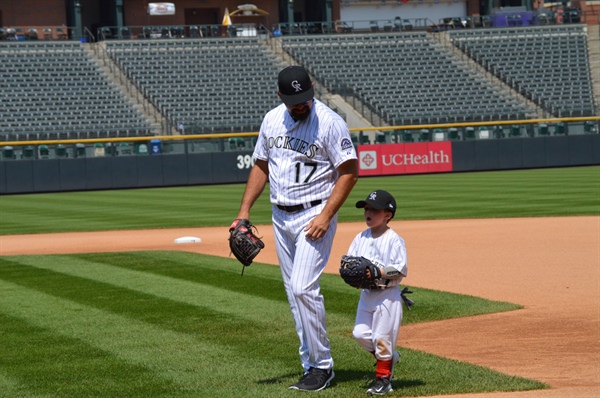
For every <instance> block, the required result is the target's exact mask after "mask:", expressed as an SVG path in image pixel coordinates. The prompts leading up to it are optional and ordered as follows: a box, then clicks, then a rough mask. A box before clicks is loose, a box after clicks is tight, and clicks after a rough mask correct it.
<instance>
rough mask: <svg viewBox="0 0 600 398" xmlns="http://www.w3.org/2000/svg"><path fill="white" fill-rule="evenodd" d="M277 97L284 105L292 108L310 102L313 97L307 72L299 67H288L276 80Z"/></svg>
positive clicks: (313, 93) (313, 92) (313, 91)
mask: <svg viewBox="0 0 600 398" xmlns="http://www.w3.org/2000/svg"><path fill="white" fill-rule="evenodd" d="M277 84H278V85H279V96H280V98H281V100H282V101H283V103H284V104H286V105H288V106H294V105H298V104H302V103H304V102H307V101H310V100H311V99H313V97H314V96H315V90H314V89H313V85H312V82H311V81H310V76H308V72H307V71H306V69H304V68H303V67H301V66H288V67H287V68H285V69H284V70H282V71H281V72H279V77H278V78H277Z"/></svg>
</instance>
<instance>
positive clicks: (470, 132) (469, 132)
mask: <svg viewBox="0 0 600 398" xmlns="http://www.w3.org/2000/svg"><path fill="white" fill-rule="evenodd" d="M465 137H466V139H467V140H474V139H475V128H474V127H466V128H465Z"/></svg>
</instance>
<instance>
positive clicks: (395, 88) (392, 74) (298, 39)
mask: <svg viewBox="0 0 600 398" xmlns="http://www.w3.org/2000/svg"><path fill="white" fill-rule="evenodd" d="M281 40H282V46H283V49H284V51H286V52H287V53H289V54H290V55H291V56H292V57H293V58H294V59H296V60H297V61H298V62H299V63H300V64H303V65H305V66H306V67H307V69H309V71H310V72H311V73H312V74H313V75H314V76H315V78H316V79H317V80H318V81H319V82H320V83H321V84H323V85H324V86H325V87H327V88H328V89H329V90H331V91H334V92H339V93H341V94H342V95H344V94H345V95H347V94H348V93H350V95H351V96H354V97H356V98H358V99H359V100H360V101H362V103H364V104H365V105H366V106H367V107H368V108H370V109H371V110H372V111H374V112H376V113H378V114H379V115H380V116H381V117H382V118H383V120H384V121H385V122H386V123H388V124H391V125H402V124H422V123H448V122H465V121H487V120H501V119H504V120H508V119H524V118H528V117H530V116H531V115H533V114H534V111H533V110H532V109H530V108H529V107H528V106H527V105H526V104H525V103H523V102H521V101H519V100H518V99H517V98H515V96H511V95H510V94H509V93H507V92H506V91H504V90H502V89H501V88H498V87H497V86H495V85H494V84H493V83H492V82H490V81H489V80H487V79H486V78H485V77H483V76H481V75H480V74H479V73H477V72H476V71H474V70H472V69H471V68H469V67H468V66H467V65H465V64H464V63H463V62H460V60H458V59H457V58H455V57H454V56H453V55H452V52H451V51H449V50H448V49H447V48H446V47H445V46H443V45H441V44H439V43H438V42H437V41H436V40H434V39H433V38H432V37H431V36H430V35H429V34H427V33H426V32H399V33H395V32H391V33H384V34H380V33H371V34H362V35H361V34H353V35H323V36H293V37H283V38H282V39H281Z"/></svg>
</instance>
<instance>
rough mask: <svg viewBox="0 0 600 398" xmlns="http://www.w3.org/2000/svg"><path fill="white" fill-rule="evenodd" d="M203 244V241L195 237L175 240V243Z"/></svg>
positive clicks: (183, 237)
mask: <svg viewBox="0 0 600 398" xmlns="http://www.w3.org/2000/svg"><path fill="white" fill-rule="evenodd" d="M198 242H202V239H200V238H197V237H195V236H182V237H181V238H177V239H175V243H198Z"/></svg>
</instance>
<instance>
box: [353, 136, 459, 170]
mask: <svg viewBox="0 0 600 398" xmlns="http://www.w3.org/2000/svg"><path fill="white" fill-rule="evenodd" d="M448 171H452V143H451V142H449V141H444V142H417V143H411V144H374V145H359V146H358V174H359V175H360V176H376V175H395V174H415V173H443V172H448Z"/></svg>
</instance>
